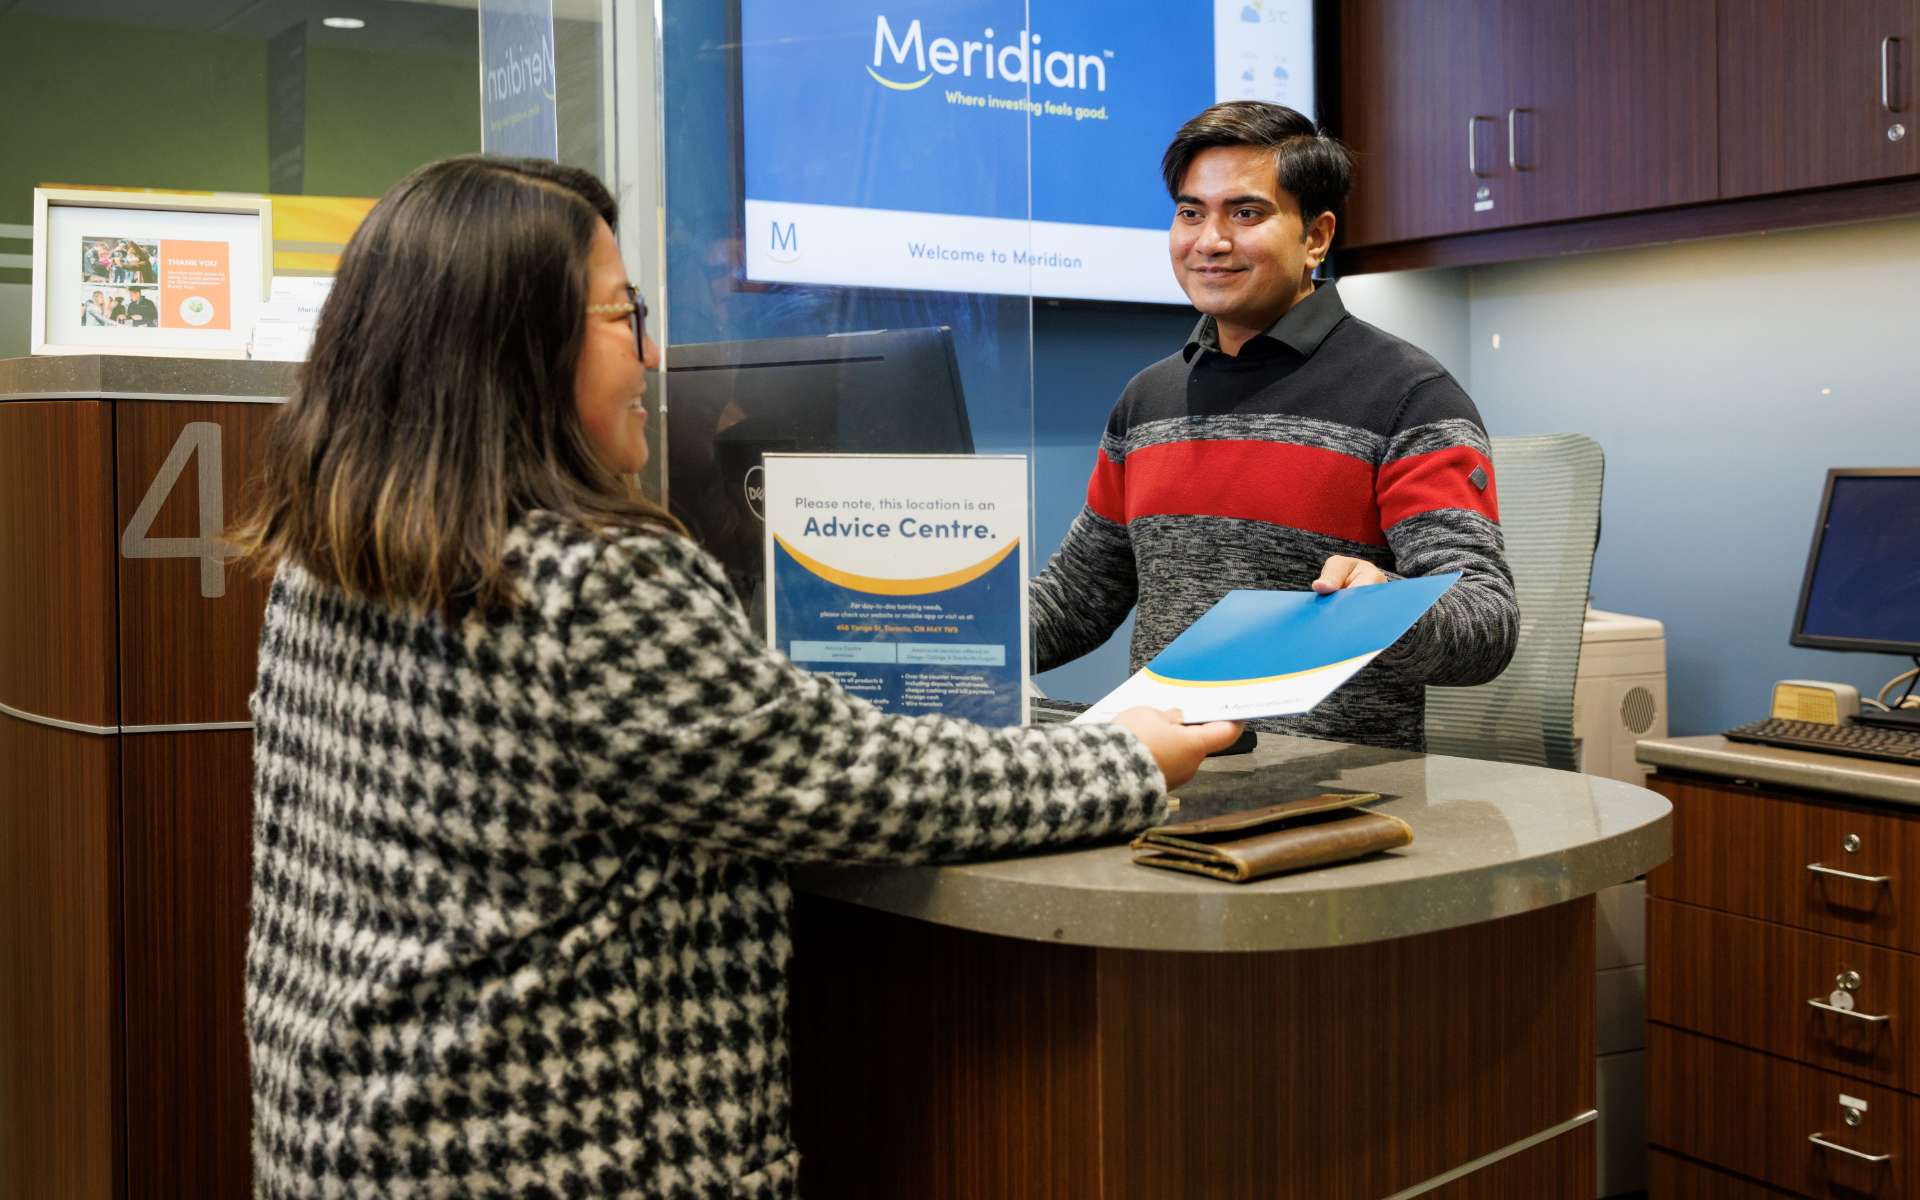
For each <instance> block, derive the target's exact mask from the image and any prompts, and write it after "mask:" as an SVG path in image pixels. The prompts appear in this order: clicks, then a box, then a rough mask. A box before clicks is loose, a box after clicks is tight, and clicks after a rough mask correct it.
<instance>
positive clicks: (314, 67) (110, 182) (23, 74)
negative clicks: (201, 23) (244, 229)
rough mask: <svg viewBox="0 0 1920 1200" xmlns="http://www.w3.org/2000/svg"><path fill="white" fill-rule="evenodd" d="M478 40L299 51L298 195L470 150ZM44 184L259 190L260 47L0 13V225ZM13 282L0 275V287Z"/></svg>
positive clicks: (13, 250) (263, 136) (349, 185)
mask: <svg viewBox="0 0 1920 1200" xmlns="http://www.w3.org/2000/svg"><path fill="white" fill-rule="evenodd" d="M477 37H478V35H477V31H476V49H475V53H474V55H473V56H472V57H469V58H466V59H461V58H456V57H426V56H418V55H401V54H379V53H360V52H355V51H346V50H339V49H334V48H330V47H322V46H318V45H313V44H311V43H310V44H309V47H308V54H307V89H306V95H307V112H306V175H305V187H304V189H303V190H304V191H306V192H308V193H311V194H315V195H330V196H377V195H379V194H380V193H381V192H383V191H385V190H386V188H387V186H388V185H389V184H391V183H393V181H394V180H396V179H398V178H400V177H401V176H402V175H404V174H406V173H407V172H408V171H409V170H412V169H413V168H414V167H416V166H418V165H419V164H421V163H423V162H427V161H429V160H431V159H435V158H440V157H444V156H446V155H449V154H462V153H468V152H471V151H475V150H478V149H479V148H480V97H479V78H478V66H477V63H478V48H477ZM129 63H134V64H138V65H137V66H133V67H129V66H128V65H127V64H129ZM125 79H130V80H133V81H134V82H133V83H132V85H131V91H130V92H129V90H128V87H127V85H125V84H120V83H116V80H125ZM116 88H117V89H118V90H115V89H116ZM46 182H58V183H68V184H78V185H107V186H124V187H163V188H183V189H188V190H195V191H200V190H211V191H233V192H264V191H267V190H268V188H269V184H268V172H267V46H266V43H265V42H264V41H262V40H252V39H245V38H235V37H211V36H206V35H202V34H187V33H169V32H166V31H162V30H149V29H133V28H129V27H127V26H124V25H112V24H101V23H94V22H82V21H66V20H57V19H53V18H48V17H40V16H29V15H19V14H12V15H7V16H0V225H26V224H28V223H30V222H31V220H32V203H33V188H34V187H35V186H36V185H38V184H41V183H46ZM0 240H5V239H0ZM27 249H28V248H27V246H26V245H25V244H23V243H20V242H19V241H18V240H17V239H13V240H5V244H0V254H25V253H26V252H27ZM26 281H27V272H26V271H24V270H21V269H19V268H17V267H5V266H0V284H8V283H15V284H17V283H25V282H26ZM4 340H5V341H6V343H7V344H8V345H11V341H12V339H11V336H10V334H9V336H7V337H5V338H4Z"/></svg>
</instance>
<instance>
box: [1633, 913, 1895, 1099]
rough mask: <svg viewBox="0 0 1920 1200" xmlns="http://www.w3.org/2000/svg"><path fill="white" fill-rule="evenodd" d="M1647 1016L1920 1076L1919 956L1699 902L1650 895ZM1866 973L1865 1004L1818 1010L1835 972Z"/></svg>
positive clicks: (1758, 1045) (1885, 1072) (1883, 1073)
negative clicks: (1877, 1017) (1869, 1017)
mask: <svg viewBox="0 0 1920 1200" xmlns="http://www.w3.org/2000/svg"><path fill="white" fill-rule="evenodd" d="M1647 939H1648V945H1649V947H1650V950H1649V954H1648V957H1649V959H1650V960H1651V961H1653V962H1656V963H1658V964H1660V966H1659V969H1658V970H1655V971H1653V972H1650V973H1649V976H1648V980H1647V1019H1648V1020H1651V1021H1661V1022H1664V1023H1666V1024H1668V1025H1675V1026H1679V1027H1681V1028H1683V1029H1689V1030H1692V1031H1694V1032H1696V1033H1702V1034H1706V1035H1708V1036H1710V1037H1716V1038H1720V1039H1722V1040H1724V1041H1729V1042H1738V1043H1740V1044H1741V1045H1743V1046H1751V1047H1753V1048H1755V1049H1758V1050H1766V1051H1769V1052H1771V1053H1773V1054H1778V1055H1781V1056H1782V1057H1785V1058H1792V1059H1796V1060H1798V1061H1800V1062H1804V1063H1807V1064H1809V1065H1811V1066H1816V1067H1820V1068H1822V1069H1824V1070H1829V1071H1837V1072H1839V1073H1841V1074H1843V1075H1851V1076H1853V1077H1855V1078H1858V1079H1865V1080H1868V1081H1870V1082H1873V1083H1879V1084H1883V1085H1885V1086H1887V1087H1895V1088H1905V1087H1909V1086H1910V1085H1909V1084H1906V1083H1903V1082H1902V1081H1903V1080H1913V1079H1920V1039H1916V1038H1915V1036H1914V1029H1913V1023H1914V1022H1915V1021H1916V1020H1917V1019H1920V957H1916V956H1915V955H1911V954H1903V953H1901V952H1899V951H1897V950H1886V949H1882V948H1881V947H1878V946H1870V945H1867V944H1865V943H1863V942H1855V941H1850V940H1847V939H1845V938H1836V937H1832V936H1829V935H1824V934H1817V933H1807V932H1804V931H1802V930H1798V929H1792V928H1789V927H1787V926H1784V925H1775V924H1771V923H1769V922H1765V921H1756V920H1753V919H1751V918H1748V917H1736V916H1731V915H1729V914H1726V913H1718V912H1714V911H1712V910H1711V909H1704V908H1695V907H1693V906H1691V905H1686V904H1679V903H1676V902H1674V901H1671V900H1650V901H1648V902H1647ZM1842 971H1853V972H1856V973H1858V975H1859V976H1860V986H1859V987H1858V988H1857V989H1855V990H1854V991H1853V993H1852V996H1853V999H1854V1004H1855V1009H1854V1011H1856V1012H1861V1013H1876V1014H1884V1015H1886V1016H1887V1017H1888V1019H1887V1020H1885V1021H1880V1022H1869V1021H1864V1020H1861V1019H1859V1018H1856V1017H1848V1016H1842V1015H1840V1014H1838V1013H1830V1012H1826V1011H1824V1010H1822V1009H1817V1008H1814V1007H1813V1006H1812V1005H1810V1004H1808V1003H1807V1000H1808V999H1809V998H1817V999H1820V1000H1822V1001H1825V1000H1828V999H1829V998H1830V996H1831V994H1832V993H1833V992H1834V991H1835V990H1836V989H1835V979H1834V977H1835V976H1836V975H1838V974H1839V973H1840V972H1842Z"/></svg>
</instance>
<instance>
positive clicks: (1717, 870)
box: [1647, 776, 1920, 950]
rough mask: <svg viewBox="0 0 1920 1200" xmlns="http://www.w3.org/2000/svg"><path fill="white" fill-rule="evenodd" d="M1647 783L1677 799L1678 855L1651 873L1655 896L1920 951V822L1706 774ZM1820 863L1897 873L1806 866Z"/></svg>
mask: <svg viewBox="0 0 1920 1200" xmlns="http://www.w3.org/2000/svg"><path fill="white" fill-rule="evenodd" d="M1647 786H1648V787H1650V788H1652V789H1653V790H1654V791H1656V792H1659V793H1660V794H1661V795H1663V796H1665V797H1667V799H1668V800H1670V801H1672V803H1673V857H1672V858H1671V859H1669V860H1668V861H1667V862H1666V863H1664V864H1663V865H1661V866H1660V867H1657V868H1656V869H1654V870H1652V871H1649V872H1648V873H1647V894H1648V895H1649V896H1656V897H1662V898H1665V899H1669V900H1680V901H1683V902H1685V903H1688V904H1697V905H1701V906H1703V907H1706V908H1715V909H1719V910H1721V911H1723V912H1732V913H1739V914H1742V915H1745V916H1750V917H1758V918H1760V919H1762V920H1768V921H1778V922H1780V923H1782V924H1787V925H1793V926H1796V927H1799V928H1802V929H1811V930H1814V931H1816V932H1819V933H1829V934H1835V935H1838V936H1840V937H1849V938H1858V939H1861V940H1865V941H1871V942H1875V943H1878V944H1881V945H1888V946H1893V947H1896V948H1898V949H1902V950H1920V822H1915V821H1913V820H1912V819H1911V818H1908V817H1904V816H1902V815H1900V814H1899V813H1898V812H1896V811H1892V810H1888V809H1875V808H1869V807H1864V806H1861V805H1852V804H1843V803H1839V802H1830V801H1825V800H1815V799H1812V798H1810V797H1809V798H1801V797H1790V796H1787V795H1785V794H1783V793H1779V792H1771V791H1766V790H1762V789H1755V788H1747V787H1740V786H1735V785H1732V784H1726V783H1718V782H1713V781H1709V780H1705V779H1690V778H1686V777H1681V776H1655V777H1654V778H1653V779H1651V780H1649V781H1648V784H1647ZM1848 835H1853V836H1855V837H1857V838H1859V849H1858V850H1857V851H1856V852H1852V853H1849V852H1848V851H1847V850H1846V849H1845V839H1846V838H1847V836H1848ZM1815 862H1818V863H1821V864H1823V865H1827V866H1833V867H1838V868H1841V869H1844V870H1846V871H1849V872H1852V873H1854V874H1857V875H1867V876H1879V875H1885V876H1887V877H1888V881H1887V882H1886V883H1881V884H1875V883H1863V882H1858V881H1853V880H1847V879H1842V878H1837V877H1834V876H1828V875H1821V874H1818V873H1815V872H1812V871H1809V870H1807V865H1808V864H1809V863H1815Z"/></svg>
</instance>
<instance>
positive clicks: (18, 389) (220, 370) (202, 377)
mask: <svg viewBox="0 0 1920 1200" xmlns="http://www.w3.org/2000/svg"><path fill="white" fill-rule="evenodd" d="M300 365H301V364H299V363H292V362H264V361H263V362H254V361H252V360H250V359H236V358H161V357H150V356H146V355H135V354H42V355H38V356H34V357H29V358H4V359H0V401H6V400H225V401H229V402H241V403H255V404H261V403H278V402H280V401H283V400H285V399H286V397H287V393H288V392H289V391H290V390H292V388H293V381H294V377H295V374H296V373H297V372H298V371H299V369H300Z"/></svg>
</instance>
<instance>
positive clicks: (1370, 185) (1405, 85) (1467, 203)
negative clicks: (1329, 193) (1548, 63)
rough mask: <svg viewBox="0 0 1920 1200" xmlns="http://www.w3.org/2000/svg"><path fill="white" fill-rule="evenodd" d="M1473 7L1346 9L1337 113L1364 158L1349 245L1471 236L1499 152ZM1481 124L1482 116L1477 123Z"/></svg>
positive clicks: (1366, 5) (1397, 4)
mask: <svg viewBox="0 0 1920 1200" xmlns="http://www.w3.org/2000/svg"><path fill="white" fill-rule="evenodd" d="M1473 13H1474V5H1473V3H1472V0H1426V2H1422V3H1407V2H1405V0H1350V2H1349V3H1346V4H1343V5H1342V6H1341V9H1340V50H1341V55H1340V96H1341V102H1340V110H1341V112H1342V113H1343V114H1345V121H1346V123H1345V127H1344V135H1345V138H1346V141H1347V143H1348V144H1349V145H1350V146H1352V147H1353V149H1354V152H1355V155H1356V157H1357V162H1356V177H1357V180H1358V186H1356V187H1355V188H1354V190H1353V197H1352V200H1351V201H1350V203H1349V204H1348V207H1347V214H1346V219H1347V232H1346V233H1344V234H1343V235H1342V240H1343V241H1344V242H1346V243H1349V244H1356V245H1357V244H1362V243H1372V242H1398V241H1405V240H1408V239H1412V238H1428V237H1439V236H1442V235H1445V234H1453V233H1464V232H1465V231H1466V230H1467V229H1468V228H1469V227H1470V226H1471V225H1472V224H1473V204H1474V193H1475V189H1476V187H1477V186H1479V185H1480V183H1481V182H1482V181H1483V180H1487V179H1491V178H1492V172H1493V164H1494V162H1495V161H1496V155H1497V154H1498V152H1499V146H1498V145H1497V139H1496V138H1495V136H1494V131H1493V127H1492V126H1493V122H1492V120H1491V118H1490V117H1486V116H1485V115H1484V114H1483V113H1482V110H1481V109H1480V108H1479V107H1476V106H1478V105H1479V104H1480V103H1481V99H1482V97H1481V96H1480V94H1479V91H1480V87H1479V77H1480V71H1481V62H1480V56H1481V43H1480V39H1479V37H1478V36H1477V30H1478V26H1477V22H1476V21H1474V20H1473V19H1472V17H1473ZM1476 114H1480V115H1478V116H1476Z"/></svg>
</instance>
